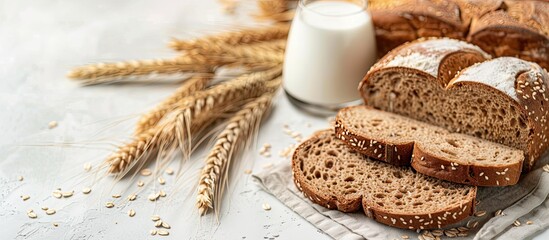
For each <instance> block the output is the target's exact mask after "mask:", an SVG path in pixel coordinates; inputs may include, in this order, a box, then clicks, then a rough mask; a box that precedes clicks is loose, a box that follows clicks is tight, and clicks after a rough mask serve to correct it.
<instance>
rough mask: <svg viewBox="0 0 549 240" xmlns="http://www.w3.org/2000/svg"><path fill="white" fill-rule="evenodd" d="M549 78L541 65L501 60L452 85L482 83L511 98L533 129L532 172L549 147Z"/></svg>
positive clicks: (468, 70)
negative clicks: (548, 121)
mask: <svg viewBox="0 0 549 240" xmlns="http://www.w3.org/2000/svg"><path fill="white" fill-rule="evenodd" d="M548 81H549V75H548V74H547V71H545V70H544V69H542V68H541V67H540V66H539V65H538V64H536V63H532V62H527V61H524V60H521V59H518V58H513V57H500V58H495V59H492V60H490V61H486V62H482V63H479V64H475V65H473V66H470V67H468V68H466V69H464V70H463V71H462V72H461V73H460V74H458V75H457V76H456V77H455V78H454V79H453V80H452V81H451V82H450V84H448V88H454V87H455V88H459V87H460V86H462V85H465V84H473V85H475V84H482V85H483V86H488V87H490V88H492V89H494V90H495V91H499V92H500V93H502V94H504V95H505V96H508V97H509V98H511V99H512V100H513V101H512V103H513V104H516V105H518V106H519V107H520V108H521V110H522V113H523V114H522V115H523V116H524V118H526V119H528V120H527V121H528V125H529V126H530V129H532V134H531V135H530V136H529V141H528V143H527V146H526V148H525V149H524V150H525V152H526V156H527V162H526V168H527V169H530V168H531V167H533V165H534V164H535V162H536V160H537V159H538V158H539V157H540V156H541V155H542V154H543V153H544V152H545V150H546V149H547V148H548V147H549V143H548V139H547V138H548V137H549V136H548V135H549V128H548V123H547V120H548V118H549V92H548V86H549V84H548Z"/></svg>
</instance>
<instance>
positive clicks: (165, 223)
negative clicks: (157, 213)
mask: <svg viewBox="0 0 549 240" xmlns="http://www.w3.org/2000/svg"><path fill="white" fill-rule="evenodd" d="M162 227H163V228H165V229H170V228H172V227H171V226H170V224H168V223H167V222H164V221H162Z"/></svg>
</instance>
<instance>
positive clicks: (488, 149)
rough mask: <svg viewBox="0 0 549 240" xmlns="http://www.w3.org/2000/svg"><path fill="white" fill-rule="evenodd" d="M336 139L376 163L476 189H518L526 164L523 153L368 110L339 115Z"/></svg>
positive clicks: (350, 109)
mask: <svg viewBox="0 0 549 240" xmlns="http://www.w3.org/2000/svg"><path fill="white" fill-rule="evenodd" d="M335 134H336V137H337V138H338V139H341V140H343V141H344V142H345V143H346V144H347V145H349V146H350V147H351V148H353V149H354V150H357V151H359V152H360V153H363V154H365V155H367V156H370V157H372V158H375V159H378V160H381V161H384V162H388V163H391V164H395V165H410V164H411V165H412V168H414V169H415V170H416V171H418V172H419V173H423V174H425V175H428V176H431V177H436V178H439V179H443V180H447V181H451V182H456V183H464V184H470V185H475V186H507V185H513V184H516V183H517V182H518V180H519V178H520V174H521V169H522V162H523V160H524V153H523V151H521V150H519V149H515V148H511V147H507V146H505V145H501V144H498V143H494V142H490V141H488V140H483V139H480V138H476V137H472V136H469V135H465V134H458V133H451V132H449V131H447V130H446V129H444V128H441V127H437V126H434V125H431V124H428V123H423V122H420V121H416V120H413V119H411V118H407V117H403V116H400V115H396V114H393V113H389V112H385V111H380V110H375V109H372V108H370V107H367V106H355V107H347V108H344V109H342V110H340V111H339V113H338V114H337V117H336V123H335Z"/></svg>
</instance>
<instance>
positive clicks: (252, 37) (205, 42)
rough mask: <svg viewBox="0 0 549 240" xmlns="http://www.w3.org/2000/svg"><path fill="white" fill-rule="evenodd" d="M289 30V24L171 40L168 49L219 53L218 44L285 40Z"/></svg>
mask: <svg viewBox="0 0 549 240" xmlns="http://www.w3.org/2000/svg"><path fill="white" fill-rule="evenodd" d="M289 30H290V25H289V24H278V25H274V26H271V27H263V28H251V29H244V30H240V31H234V32H224V33H220V34H216V35H211V36H206V37H202V38H199V39H195V40H188V41H187V40H178V39H173V40H172V41H171V43H170V47H171V48H173V49H174V50H176V51H189V52H196V51H198V52H201V53H207V52H219V51H220V47H219V45H220V44H229V45H240V44H249V43H255V42H262V41H270V40H276V39H285V38H286V37H287V36H288V31H289Z"/></svg>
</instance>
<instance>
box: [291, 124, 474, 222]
mask: <svg viewBox="0 0 549 240" xmlns="http://www.w3.org/2000/svg"><path fill="white" fill-rule="evenodd" d="M292 172H293V176H294V182H295V184H296V186H297V188H298V189H299V190H300V191H302V192H303V194H304V195H305V196H306V197H308V198H309V199H310V200H311V201H313V202H315V203H317V204H320V205H322V206H324V207H327V208H329V209H338V210H340V211H343V212H355V211H358V210H360V209H361V208H362V209H363V210H364V212H365V214H366V215H367V216H368V217H370V218H372V219H374V220H376V221H378V222H380V223H383V224H386V225H389V226H394V227H398V228H405V229H433V228H442V227H444V226H446V225H448V224H452V223H456V222H459V221H460V220H462V219H465V218H467V217H468V216H470V215H471V214H473V212H474V209H473V208H474V205H475V204H474V203H475V197H476V187H473V186H467V185H461V184H455V183H451V182H446V181H442V180H439V179H436V178H431V177H428V176H425V175H422V174H419V173H415V172H414V171H412V170H411V169H410V168H409V167H397V166H393V165H390V164H387V163H384V162H380V161H373V160H370V159H368V158H367V157H366V156H364V155H362V154H360V153H358V152H356V151H354V150H353V149H351V148H349V147H348V146H347V145H346V144H345V143H343V142H342V141H340V140H338V139H336V138H335V135H334V133H333V130H324V131H319V132H317V133H316V134H314V135H313V136H312V137H311V138H310V139H308V140H306V141H305V142H303V143H302V144H301V145H299V147H298V148H297V149H296V150H295V152H294V154H293V158H292Z"/></svg>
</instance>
